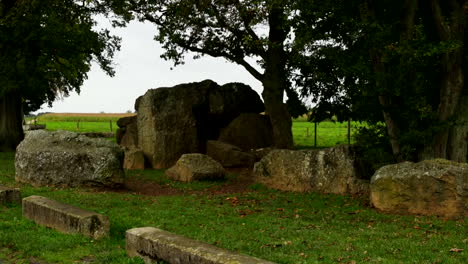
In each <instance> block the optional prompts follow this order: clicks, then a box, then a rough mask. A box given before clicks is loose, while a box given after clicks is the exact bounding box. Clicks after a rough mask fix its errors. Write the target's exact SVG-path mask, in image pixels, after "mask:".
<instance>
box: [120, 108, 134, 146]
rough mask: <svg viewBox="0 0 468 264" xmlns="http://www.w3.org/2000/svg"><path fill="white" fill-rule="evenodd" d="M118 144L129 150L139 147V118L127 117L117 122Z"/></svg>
mask: <svg viewBox="0 0 468 264" xmlns="http://www.w3.org/2000/svg"><path fill="white" fill-rule="evenodd" d="M117 126H118V127H119V129H118V130H117V144H119V145H121V146H123V147H126V148H128V149H132V148H136V147H137V146H138V127H137V116H136V115H135V116H126V117H122V118H120V119H119V120H117Z"/></svg>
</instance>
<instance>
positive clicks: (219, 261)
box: [125, 227, 274, 264]
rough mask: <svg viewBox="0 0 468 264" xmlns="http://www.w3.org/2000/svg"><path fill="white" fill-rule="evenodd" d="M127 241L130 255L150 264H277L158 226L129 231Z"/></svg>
mask: <svg viewBox="0 0 468 264" xmlns="http://www.w3.org/2000/svg"><path fill="white" fill-rule="evenodd" d="M125 238H126V249H127V254H128V255H129V256H130V257H141V258H142V259H143V260H144V261H145V263H147V264H148V263H156V262H157V261H160V260H164V261H166V262H168V263H171V264H172V263H177V264H185V263H186V264H189V263H197V264H274V263H273V262H270V261H266V260H262V259H258V258H254V257H250V256H246V255H241V254H239V253H236V252H232V251H229V250H225V249H221V248H218V247H215V246H213V245H210V244H207V243H203V242H200V241H196V240H193V239H190V238H186V237H183V236H180V235H176V234H173V233H170V232H167V231H164V230H161V229H158V228H154V227H142V228H133V229H130V230H127V232H126V237H125Z"/></svg>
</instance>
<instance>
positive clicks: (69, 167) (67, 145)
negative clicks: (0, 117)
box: [15, 130, 124, 187]
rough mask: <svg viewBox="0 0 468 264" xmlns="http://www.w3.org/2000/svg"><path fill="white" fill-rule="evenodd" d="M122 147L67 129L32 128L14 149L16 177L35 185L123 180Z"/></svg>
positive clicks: (113, 182)
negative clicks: (52, 130)
mask: <svg viewBox="0 0 468 264" xmlns="http://www.w3.org/2000/svg"><path fill="white" fill-rule="evenodd" d="M122 161H123V150H122V149H121V148H120V147H119V146H118V145H117V144H116V143H114V142H111V141H108V140H105V139H102V138H88V137H86V136H83V135H79V134H77V133H73V132H69V131H54V132H48V131H44V130H38V131H31V132H29V133H27V134H26V137H25V139H24V140H23V141H22V142H21V143H20V144H19V145H18V147H17V149H16V157H15V168H16V177H15V179H16V180H17V181H19V182H26V183H30V184H32V185H35V186H44V185H56V186H63V187H66V186H70V187H77V186H81V185H87V186H90V185H91V186H95V185H98V186H99V185H105V186H115V185H120V184H121V183H123V179H124V171H123V169H122Z"/></svg>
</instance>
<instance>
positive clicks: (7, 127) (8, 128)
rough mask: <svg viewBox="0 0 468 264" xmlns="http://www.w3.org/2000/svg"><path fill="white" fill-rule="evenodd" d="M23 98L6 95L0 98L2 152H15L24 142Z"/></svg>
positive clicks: (14, 94) (0, 147)
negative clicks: (22, 141)
mask: <svg viewBox="0 0 468 264" xmlns="http://www.w3.org/2000/svg"><path fill="white" fill-rule="evenodd" d="M21 109H22V102H21V97H20V96H19V95H18V94H16V93H6V94H5V95H4V96H3V97H0V151H14V150H15V149H16V146H17V145H18V144H19V143H20V142H21V140H23V138H24V134H23V124H22V121H23V115H22V111H21Z"/></svg>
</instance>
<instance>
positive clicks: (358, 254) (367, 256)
mask: <svg viewBox="0 0 468 264" xmlns="http://www.w3.org/2000/svg"><path fill="white" fill-rule="evenodd" d="M13 163H14V162H13V153H0V184H3V185H8V186H15V187H20V188H21V190H22V195H23V197H26V196H29V195H33V194H34V195H42V196H46V197H49V198H52V199H56V200H58V201H62V202H65V203H69V204H73V205H76V206H79V207H82V208H85V209H89V210H93V211H96V212H99V213H102V214H105V215H107V216H109V218H110V220H111V233H110V237H108V238H105V239H102V240H98V241H95V240H92V239H89V238H86V237H82V236H79V235H65V234H61V233H59V232H56V231H54V230H52V229H48V228H44V227H41V226H37V225H35V224H33V223H32V222H31V221H28V220H25V219H23V218H22V216H21V207H20V206H19V205H7V206H4V205H0V263H143V262H142V261H141V260H140V259H138V258H133V259H131V258H128V257H127V256H126V253H125V239H124V233H125V231H126V230H127V229H130V228H134V227H143V226H153V227H158V228H162V229H164V230H167V231H170V232H174V233H177V234H180V235H184V236H187V237H191V238H194V239H198V240H201V241H204V242H207V243H211V244H214V245H217V246H219V247H223V248H226V249H230V250H234V251H239V252H242V253H244V254H247V255H251V256H256V257H259V258H263V259H268V260H270V261H273V262H277V263H466V259H467V251H468V236H467V234H468V226H467V224H466V221H465V220H464V219H461V220H456V221H455V220H445V219H441V218H436V217H419V216H395V215H386V214H380V213H378V212H376V211H375V210H374V209H371V208H369V207H368V206H367V205H366V204H367V203H366V201H364V200H360V199H354V198H351V197H343V196H337V195H321V194H314V193H307V194H298V193H292V192H279V191H272V190H268V189H266V188H265V187H263V186H261V185H258V184H252V185H251V186H250V187H249V188H248V190H249V191H248V192H242V193H219V194H217V193H216V192H208V191H204V190H205V189H207V188H209V189H213V188H217V187H220V186H223V185H225V184H230V183H231V182H232V181H233V180H234V179H235V177H236V174H231V175H229V177H228V179H227V180H226V181H225V182H223V181H221V182H220V181H218V182H208V183H200V184H195V185H194V184H182V183H173V182H171V181H170V180H168V179H166V178H165V176H164V173H163V171H161V170H147V171H144V172H141V171H140V172H130V171H128V172H127V177H128V179H135V178H138V179H139V180H141V181H146V182H147V183H148V184H150V183H151V184H158V185H161V186H163V187H165V188H171V189H175V190H179V191H180V192H181V193H180V194H178V195H162V196H161V195H156V196H148V195H140V194H137V193H133V192H113V191H110V190H105V191H104V190H95V189H78V188H77V189H67V190H63V189H55V188H49V187H41V188H34V187H31V186H29V185H20V184H18V183H16V182H15V181H14V165H13ZM455 249H464V250H463V251H460V250H455Z"/></svg>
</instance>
